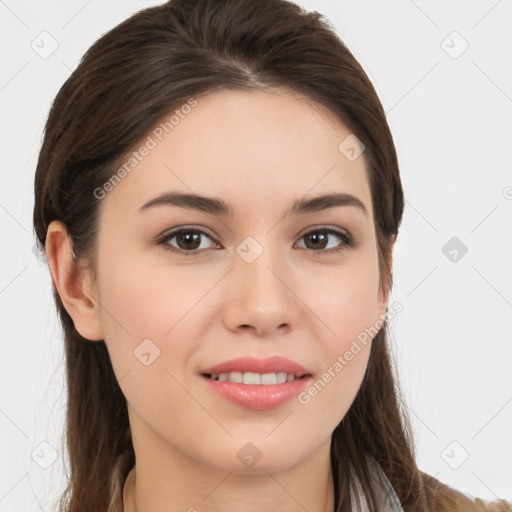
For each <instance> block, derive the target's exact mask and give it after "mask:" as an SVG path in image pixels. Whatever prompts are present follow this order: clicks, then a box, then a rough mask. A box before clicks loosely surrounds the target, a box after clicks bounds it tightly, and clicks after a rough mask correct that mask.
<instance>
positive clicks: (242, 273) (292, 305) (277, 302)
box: [224, 250, 300, 337]
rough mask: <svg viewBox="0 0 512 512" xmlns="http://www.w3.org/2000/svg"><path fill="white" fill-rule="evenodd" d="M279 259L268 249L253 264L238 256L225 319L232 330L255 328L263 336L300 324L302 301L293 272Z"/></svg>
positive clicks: (230, 282)
mask: <svg viewBox="0 0 512 512" xmlns="http://www.w3.org/2000/svg"><path fill="white" fill-rule="evenodd" d="M277 259H278V257H271V255H270V251H268V250H264V251H263V252H262V253H261V254H260V255H259V256H258V257H257V258H256V259H255V260H254V261H252V262H251V263H248V262H247V261H245V260H244V259H243V258H242V257H239V256H238V255H237V256H236V260H235V265H234V268H233V270H232V271H231V272H230V281H229V290H228V297H227V301H226V305H225V308H226V309H225V318H224V321H225V323H226V326H227V327H228V328H229V329H230V330H232V331H254V332H255V334H256V335H257V336H260V337H263V336H272V335H278V334H279V335H280V334H285V333H286V332H289V331H290V330H292V329H294V328H295V327H296V326H297V324H298V321H299V319H300V314H299V304H300V300H299V299H298V298H297V296H296V295H295V294H294V292H293V282H292V281H293V278H292V273H291V272H290V269H289V268H287V267H286V263H285V262H282V259H281V260H280V262H279V264H278V262H277Z"/></svg>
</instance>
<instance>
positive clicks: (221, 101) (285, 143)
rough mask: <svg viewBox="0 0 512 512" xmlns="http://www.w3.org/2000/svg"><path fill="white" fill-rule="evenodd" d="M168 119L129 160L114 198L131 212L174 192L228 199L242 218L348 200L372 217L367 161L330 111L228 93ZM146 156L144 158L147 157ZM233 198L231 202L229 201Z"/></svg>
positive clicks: (110, 197)
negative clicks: (247, 212) (339, 196)
mask: <svg viewBox="0 0 512 512" xmlns="http://www.w3.org/2000/svg"><path fill="white" fill-rule="evenodd" d="M194 100H195V101H194V102H190V101H189V102H188V103H184V105H187V104H188V105H194V106H193V107H190V106H189V107H187V108H182V109H180V107H177V108H175V109H174V110H173V111H171V112H167V113H165V114H164V115H163V116H162V117H161V119H160V120H159V122H157V123H156V124H155V126H154V127H153V128H152V130H150V131H149V132H148V134H147V135H146V137H144V138H143V139H142V140H141V141H140V142H139V144H137V145H136V146H135V147H134V151H135V153H137V155H135V154H133V153H130V154H129V155H127V156H126V159H125V162H124V168H125V170H126V171H127V172H125V173H123V174H124V175H125V177H124V178H123V179H122V180H120V182H119V183H118V184H117V185H116V186H115V187H113V189H112V191H111V192H109V193H108V194H107V197H106V201H105V202H107V203H108V202H111V203H112V202H115V203H116V204H118V206H122V207H127V208H129V209H130V211H134V209H136V208H139V207H140V206H141V205H142V204H143V203H145V202H147V201H148V200H150V199H152V198H153V197H154V196H155V195H156V194H160V193H162V192H165V191H167V190H169V191H180V192H186V193H194V194H199V195H206V196H218V197H224V198H226V200H227V202H229V203H230V204H233V205H234V207H233V208H234V210H235V213H236V212H237V211H238V210H240V213H243V212H242V209H244V208H245V207H248V206H250V205H252V206H254V207H257V206H258V204H259V205H260V207H261V206H262V205H263V203H262V201H264V203H265V205H266V206H269V205H270V204H271V203H272V202H276V203H280V204H281V206H282V205H283V203H289V202H291V201H292V200H295V199H297V198H298V197H303V196H306V195H318V194H321V193H332V192H341V193H347V194H353V195H356V196H357V197H359V198H360V199H361V201H362V202H363V203H365V205H366V206H367V208H368V211H369V212H370V211H371V200H370V199H371V198H370V191H369V187H368V180H367V171H366V162H365V160H364V153H363V154H361V155H360V157H358V158H356V159H348V158H347V157H346V156H345V153H343V151H341V150H340V144H341V143H342V142H343V141H344V140H346V139H347V137H353V135H352V134H351V132H350V130H349V129H348V128H347V127H346V126H345V125H344V124H343V123H342V122H341V121H340V120H339V119H338V118H337V117H336V116H335V115H334V114H333V113H332V112H330V111H329V110H328V109H327V108H325V107H324V106H323V105H320V104H318V103H316V102H313V101H312V100H310V99H308V98H305V97H303V96H300V95H298V94H296V93H294V92H293V91H291V90H288V89H272V90H269V91H268V92H267V91H249V92H248V91H238V90H237V91H232V90H222V91H216V92H210V93H208V94H205V95H202V96H199V97H196V98H194ZM142 153H143V154H144V155H142ZM228 198H229V199H228Z"/></svg>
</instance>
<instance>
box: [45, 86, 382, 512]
mask: <svg viewBox="0 0 512 512" xmlns="http://www.w3.org/2000/svg"><path fill="white" fill-rule="evenodd" d="M196 99H197V100H198V104H197V106H196V107H195V108H194V109H192V111H191V112H190V114H188V115H187V116H185V117H184V119H181V120H180V122H179V124H178V125H176V126H175V127H174V129H173V130H172V131H170V133H169V134H167V135H166V136H165V137H164V138H163V139H162V141H159V142H158V144H157V146H156V147H155V148H154V149H152V150H151V151H150V152H149V154H148V155H147V156H146V157H145V158H144V159H143V160H142V161H141V162H140V163H139V164H138V165H137V167H136V168H135V169H134V170H133V171H132V172H131V173H129V174H128V175H127V176H126V177H125V178H124V179H123V180H122V181H121V183H119V184H118V185H117V186H116V187H115V188H114V189H113V190H111V191H110V192H108V193H107V195H106V197H105V198H104V199H103V200H101V204H100V208H101V210H100V230H99V235H98V236H99V239H98V253H97V262H98V264H97V269H96V281H94V280H93V275H92V274H91V272H89V271H88V270H86V269H85V268H84V267H83V266H82V265H78V264H73V262H72V260H71V250H70V245H69V239H68V237H67V234H66V230H65V227H64V226H63V225H62V224H61V223H60V222H57V221H55V222H53V223H52V224H51V225H50V226H49V229H48V240H47V255H48V260H49V265H50V268H51V272H52V277H53V281H54V284H55V286H56V288H57V290H58V293H59V295H60V296H61V298H62V300H63V303H64V305H65V307H66V309H67V311H68V312H69V314H70V315H71V317H72V318H73V320H74V323H75V326H76V328H77V330H78V332H79V333H80V334H81V335H82V336H83V337H85V338H86V339H88V340H91V342H95V341H97V340H105V343H106V345H107V347H108V351H109V354H110V357H111V359H112V364H113V367H114V371H115V374H116V377H117V379H118V381H119V383H120V386H121V389H122V391H123V393H124V395H125V396H126V399H127V403H128V412H129V418H130V425H131V429H132V437H133V444H134V449H135V454H136V466H135V471H134V472H132V475H133V476H134V477H135V478H134V479H133V481H132V482H131V484H133V485H130V486H127V487H126V488H125V500H126V501H125V511H126V512H133V511H135V510H138V511H141V512H142V511H149V510H151V511H152V512H160V511H161V512H163V511H166V512H168V511H169V510H172V511H190V512H192V511H194V510H197V511H201V512H203V511H211V512H220V511H222V512H225V511H227V510H228V511H230V510H237V511H238V512H260V511H261V510H274V511H276V512H281V511H286V512H290V511H299V510H300V511H303V510H308V511H310V512H320V511H331V512H332V510H333V508H334V487H333V481H332V474H331V468H330V456H329V448H330V441H331V435H332V432H333V430H334V428H335V427H336V426H337V425H338V423H339V422H340V421H341V420H342V418H343V416H344V415H345V414H346V412H347V410H348V409H349V407H350V405H351V403H352V402H353V400H354V398H355V395H356V393H357V391H358V389H359V387H360V385H361V382H362V379H363V376H364V373H365V370H366V367H367V363H368V357H369V354H370V347H371V340H370V342H369V343H368V344H367V345H366V346H363V347H362V350H361V351H360V352H359V353H358V354H357V355H355V356H354V357H353V359H352V360H351V361H350V362H349V363H348V364H346V366H345V367H344V368H343V370H342V371H341V372H339V373H337V374H336V376H335V378H332V379H331V381H330V382H329V383H328V384H327V385H326V386H325V387H324V388H323V390H322V391H321V392H319V393H318V394H317V396H315V397H314V398H312V399H311V401H310V402H309V403H308V404H301V403H299V401H298V400H297V399H296V398H294V399H292V400H290V401H289V402H287V403H286V404H284V405H282V406H280V407H278V408H276V409H271V410H266V411H254V410H249V409H246V408H243V407H241V406H238V405H235V404H232V403H231V402H228V401H226V400H225V399H223V398H222V397H220V396H218V395H217V394H214V393H213V392H212V391H210V390H209V389H208V388H207V386H206V385H205V383H204V382H203V380H202V378H201V377H200V376H199V372H200V370H201V369H205V368H206V367H208V366H212V365H214V364H218V363H220V362H223V361H226V360H228V359H232V358H234V357H241V356H247V355H252V356H255V357H258V358H265V357H268V356H272V355H282V356H284V357H287V358H289V359H292V360H294V361H296V362H298V363H300V364H302V365H303V366H305V367H306V368H307V369H309V370H310V372H311V373H312V374H313V377H314V380H316V379H318V378H320V377H321V376H322V374H323V373H324V372H325V371H327V369H328V368H329V367H331V368H332V366H333V364H334V362H335V361H336V360H337V357H338V356H340V355H343V354H344V353H345V351H346V350H348V349H349V348H350V346H351V343H352V342H353V341H354V340H355V339H356V338H357V336H358V334H360V333H361V332H363V331H364V330H365V328H369V327H370V326H374V325H376V324H378V322H379V320H381V319H382V318H383V315H384V314H385V311H386V307H387V292H388V290H387V289H383V288H382V286H381V284H380V283H381V282H380V279H379V278H380V277H384V276H379V269H378V259H377V245H376V238H375V226H374V221H373V210H372V203H371V195H370V189H369V184H368V180H367V174H366V168H365V165H366V164H365V160H364V153H363V155H361V156H360V157H359V158H357V159H355V160H354V161H350V160H348V159H347V158H346V157H345V156H344V155H343V154H342V153H341V152H340V151H339V150H338V145H339V144H340V142H341V141H342V140H343V139H344V138H345V137H346V136H347V135H349V134H350V130H348V129H347V128H346V127H345V126H344V125H343V124H342V123H341V122H340V121H339V120H337V119H336V118H335V117H334V116H333V115H332V114H331V113H330V112H329V111H327V110H326V109H324V107H322V106H321V105H319V104H316V103H313V102H312V101H311V100H307V99H305V98H303V97H301V96H298V95H296V94H293V93H292V92H291V91H288V90H286V89H272V90H269V91H267V92H260V91H258V92H240V91H236V92H234V91H217V92H214V93H209V94H207V95H205V96H201V97H198V98H196ZM168 117H169V115H168V114H167V115H166V116H165V118H167V119H168ZM164 164H165V165H164ZM166 166H167V167H166ZM169 168H170V169H169ZM170 190H175V191H180V192H188V193H190V192H193V193H196V194H201V195H207V196H215V197H219V198H222V199H223V200H224V201H226V202H227V203H229V204H230V205H231V206H232V208H233V209H234V211H235V215H234V217H233V218H232V219H229V218H222V217H219V216H214V215H210V214H207V213H204V212H199V211H193V210H189V209H184V208H178V207H173V206H159V207H154V208H149V209H147V210H146V211H145V212H143V213H140V212H138V209H139V208H140V207H141V206H142V205H143V204H144V203H145V202H146V201H148V200H150V199H152V198H154V197H156V196H157V195H159V194H160V193H162V192H163V191H170ZM332 192H346V193H350V194H353V195H355V196H356V197H358V198H359V199H360V200H361V201H362V202H363V203H364V205H365V206H366V209H367V210H368V213H369V215H368V216H365V215H364V214H363V213H362V212H361V211H359V210H358V209H357V208H355V207H351V206H343V207H335V208H330V209H327V210H323V211H319V212H314V213H306V214H302V215H294V216H284V213H285V212H286V211H288V209H289V208H290V206H291V204H292V202H293V201H295V200H296V199H299V198H303V197H304V196H307V197H308V198H309V197H312V196H314V195H320V194H324V193H332ZM184 225H186V226H187V227H188V226H191V228H195V229H197V228H202V229H205V230H207V231H208V232H209V233H211V235H212V238H209V237H208V236H205V235H201V237H202V238H200V241H201V246H200V248H199V252H198V254H197V255H181V254H176V253H172V252H169V251H166V250H165V248H164V245H158V243H157V242H155V241H154V239H155V238H156V237H158V236H159V235H162V234H164V233H166V232H169V231H170V230H171V229H172V228H176V227H181V226H184ZM323 225H327V226H332V227H338V228H341V229H344V230H346V231H348V232H349V233H350V234H351V235H352V236H353V237H354V238H355V239H356V240H357V241H358V245H357V247H347V248H345V249H344V250H342V251H340V252H332V251H330V249H332V248H337V247H340V245H341V244H343V241H342V239H340V238H338V236H337V235H335V234H330V235H329V241H328V245H326V244H325V243H324V245H322V244H321V243H320V244H319V242H316V243H317V245H316V246H315V245H312V246H310V247H319V248H318V249H311V248H308V246H307V245H306V243H307V241H308V240H307V237H304V235H305V234H307V233H310V232H311V231H314V230H315V228H317V230H316V231H315V233H318V229H320V228H321V227H322V226H323ZM247 236H251V237H253V238H254V239H255V240H256V241H257V242H258V243H259V244H260V246H261V247H262V248H263V252H262V254H261V255H260V256H259V257H257V258H256V259H255V261H253V262H252V263H250V264H249V263H247V262H246V261H245V260H244V259H243V258H241V257H240V256H239V255H238V253H237V252H236V248H237V247H238V246H239V244H240V243H241V242H242V241H243V240H244V239H245V238H246V237H247ZM166 243H167V245H168V246H169V245H171V246H173V247H174V248H175V249H176V250H179V249H182V251H186V250H187V248H188V247H192V246H191V245H188V246H187V245H186V244H185V245H184V244H183V243H182V244H181V245H180V244H179V242H178V240H177V238H176V237H175V238H173V239H168V241H167V242H166ZM209 249H211V250H209ZM329 251H330V252H329ZM382 282H385V281H382ZM378 325H379V326H380V324H378ZM147 338H149V339H150V340H152V342H153V343H154V344H155V345H156V346H158V348H159V350H160V356H159V357H158V358H156V359H155V360H154V361H153V362H152V363H151V364H150V365H149V366H145V365H144V364H142V363H141V361H140V360H139V359H138V358H137V357H135V356H134V350H135V349H136V348H137V347H138V346H139V344H140V343H141V342H142V340H144V339H147ZM247 442H251V443H253V444H254V445H255V446H256V447H257V449H258V450H259V452H260V453H261V458H260V460H259V461H258V462H257V463H256V464H255V465H254V466H252V467H248V466H247V465H245V464H244V463H243V462H241V460H239V458H238V457H237V452H238V451H239V450H240V449H241V448H242V447H243V446H244V445H245V444H246V443H247ZM255 497H257V498H255ZM170 503H172V504H173V505H172V508H169V504H170Z"/></svg>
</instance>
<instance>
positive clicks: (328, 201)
mask: <svg viewBox="0 0 512 512" xmlns="http://www.w3.org/2000/svg"><path fill="white" fill-rule="evenodd" d="M155 206H177V207H180V208H187V209H191V210H199V211H201V212H205V213H209V214H211V215H219V216H222V217H233V216H234V210H233V209H232V208H231V206H230V205H229V204H227V203H226V202H225V201H223V200H222V199H220V198H218V197H206V196H200V195H197V194H187V193H182V192H164V193H163V194H161V195H159V196H157V197H155V198H153V199H151V200H149V201H148V202H147V203H145V204H143V205H142V206H141V207H140V208H139V212H144V211H146V210H148V209H149V208H153V207H155ZM337 206H352V207H355V208H357V209H358V210H359V211H361V212H362V213H364V215H365V216H367V217H368V210H367V209H366V206H365V205H364V203H363V202H362V201H361V200H360V199H358V198H357V197H356V196H353V195H352V194H346V193H341V192H340V193H335V194H327V195H322V196H317V197H312V198H310V199H305V198H303V199H298V200H297V201H295V202H294V203H293V205H292V207H291V208H290V210H289V211H288V212H287V213H286V214H285V216H286V215H298V214H304V213H311V212H318V211H321V210H327V209H328V208H334V207H337Z"/></svg>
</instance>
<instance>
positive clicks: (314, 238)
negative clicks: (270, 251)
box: [158, 227, 355, 256]
mask: <svg viewBox="0 0 512 512" xmlns="http://www.w3.org/2000/svg"><path fill="white" fill-rule="evenodd" d="M332 235H335V236H336V237H337V238H338V239H339V240H341V242H342V243H341V244H339V243H338V244H335V245H334V246H331V247H329V243H328V242H329V238H330V237H331V236H332ZM203 236H204V237H206V238H209V239H210V240H212V241H213V238H212V237H211V236H210V235H209V234H208V233H206V232H205V231H203V230H202V229H192V228H181V229H177V230H175V231H171V232H170V233H168V234H167V235H165V236H164V237H163V238H162V239H160V240H159V242H158V243H159V244H160V245H163V246H164V248H165V249H166V250H169V251H171V252H174V253H179V254H185V255H186V256H191V255H195V254H197V252H199V251H200V250H208V249H209V248H208V247H202V243H201V237H203ZM174 239H176V244H177V246H178V247H176V246H175V245H172V244H171V241H172V240H174ZM302 239H305V240H307V242H306V245H305V248H306V249H311V250H312V251H313V252H325V253H332V252H338V251H342V250H346V249H348V248H350V247H352V246H354V245H355V243H354V240H353V238H352V237H351V236H350V235H349V234H348V233H347V232H346V231H343V230H340V229H334V228H327V227H322V228H317V229H314V230H312V231H308V232H307V233H305V234H303V235H302V236H301V237H300V238H299V240H302ZM302 247H304V246H302ZM333 247H334V248H333ZM210 248H211V247H210ZM325 249H328V250H325Z"/></svg>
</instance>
